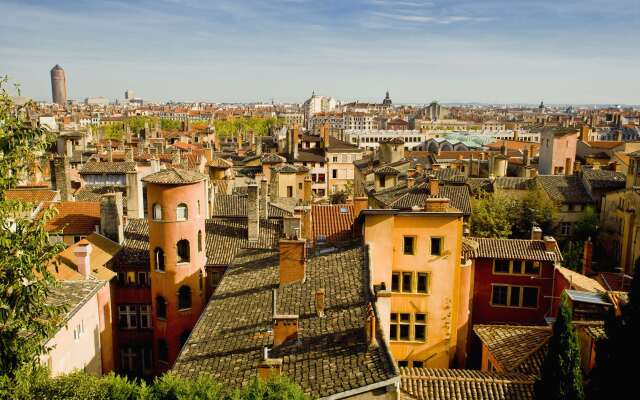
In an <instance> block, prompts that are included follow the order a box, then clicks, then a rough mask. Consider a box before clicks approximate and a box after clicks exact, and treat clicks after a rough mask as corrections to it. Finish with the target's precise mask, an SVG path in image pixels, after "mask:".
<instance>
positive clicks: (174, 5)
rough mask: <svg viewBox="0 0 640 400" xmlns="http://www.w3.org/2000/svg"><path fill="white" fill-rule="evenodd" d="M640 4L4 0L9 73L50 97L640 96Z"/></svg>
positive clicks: (4, 70) (580, 100)
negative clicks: (63, 91) (57, 72)
mask: <svg viewBox="0 0 640 400" xmlns="http://www.w3.org/2000/svg"><path fill="white" fill-rule="evenodd" d="M638 21H640V0H617V1H615V2H613V1H611V0H536V1H531V0H431V1H421V0H397V1H393V0H326V1H325V0H210V1H197V0H139V1H136V0H124V1H120V0H111V1H100V2H98V1H88V0H64V1H61V0H41V1H32V0H0V75H8V76H9V77H10V79H11V81H12V82H16V83H19V84H20V86H21V89H22V94H24V95H27V96H30V97H32V98H34V99H36V100H50V99H51V85H50V80H49V70H50V69H51V68H52V67H53V66H54V65H55V64H60V65H61V66H62V67H63V68H64V70H65V72H66V75H67V82H68V93H69V97H70V98H73V99H78V100H82V99H84V98H85V97H87V96H105V97H108V98H110V99H116V98H120V99H121V98H123V96H124V91H125V90H126V89H132V90H133V91H134V92H135V94H136V96H138V97H141V98H143V99H145V100H150V101H169V100H174V101H216V102H256V101H268V102H270V101H272V100H273V101H276V102H302V101H304V100H305V99H306V98H308V97H309V96H310V95H311V93H312V92H313V91H315V92H316V93H318V94H323V95H328V96H332V97H334V98H336V99H338V100H343V101H352V100H360V101H381V100H382V98H383V97H384V93H385V91H386V90H389V92H390V94H391V98H392V99H393V101H394V103H425V102H430V101H431V100H439V101H441V102H484V103H539V102H540V101H541V100H544V102H545V103H547V104H553V103H562V104H568V103H572V104H589V103H608V104H640V76H639V71H640V40H639V38H640V22H638Z"/></svg>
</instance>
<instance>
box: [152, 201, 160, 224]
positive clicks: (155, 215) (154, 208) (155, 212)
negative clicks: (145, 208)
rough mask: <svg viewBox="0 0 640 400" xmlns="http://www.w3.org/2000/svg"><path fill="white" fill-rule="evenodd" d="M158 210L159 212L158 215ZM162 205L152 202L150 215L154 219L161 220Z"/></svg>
mask: <svg viewBox="0 0 640 400" xmlns="http://www.w3.org/2000/svg"><path fill="white" fill-rule="evenodd" d="M158 212H159V213H160V214H159V215H158ZM162 214H163V210H162V205H161V204H160V203H153V205H152V206H151V215H152V216H153V220H154V221H162Z"/></svg>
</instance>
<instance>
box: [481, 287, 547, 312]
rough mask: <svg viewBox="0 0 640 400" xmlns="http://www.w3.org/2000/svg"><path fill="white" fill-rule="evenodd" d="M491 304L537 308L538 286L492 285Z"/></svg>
mask: <svg viewBox="0 0 640 400" xmlns="http://www.w3.org/2000/svg"><path fill="white" fill-rule="evenodd" d="M491 305H493V306H503V307H516V308H537V307H538V288H537V287H531V286H509V285H493V287H492V293H491Z"/></svg>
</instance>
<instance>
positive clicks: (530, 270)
mask: <svg viewBox="0 0 640 400" xmlns="http://www.w3.org/2000/svg"><path fill="white" fill-rule="evenodd" d="M522 263H523V264H524V273H525V274H529V275H539V274H540V261H531V260H526V261H523V262H522Z"/></svg>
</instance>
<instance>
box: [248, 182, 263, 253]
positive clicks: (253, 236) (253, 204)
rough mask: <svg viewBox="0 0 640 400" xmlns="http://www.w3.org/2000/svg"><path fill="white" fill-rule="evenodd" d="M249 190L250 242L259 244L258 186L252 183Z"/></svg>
mask: <svg viewBox="0 0 640 400" xmlns="http://www.w3.org/2000/svg"><path fill="white" fill-rule="evenodd" d="M247 189H248V190H247V193H248V196H247V225H248V228H247V231H248V233H249V241H250V242H257V241H258V237H259V235H260V216H259V211H258V210H259V207H260V206H259V201H258V200H259V199H258V185H257V184H256V183H251V184H249V185H248V187H247Z"/></svg>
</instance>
